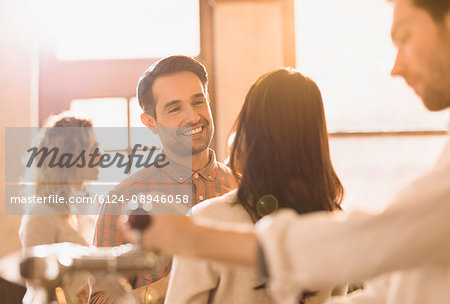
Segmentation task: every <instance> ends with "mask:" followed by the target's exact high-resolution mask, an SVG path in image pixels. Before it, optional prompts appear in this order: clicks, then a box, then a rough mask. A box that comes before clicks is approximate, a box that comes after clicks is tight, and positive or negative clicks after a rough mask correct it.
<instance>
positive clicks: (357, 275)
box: [124, 0, 450, 304]
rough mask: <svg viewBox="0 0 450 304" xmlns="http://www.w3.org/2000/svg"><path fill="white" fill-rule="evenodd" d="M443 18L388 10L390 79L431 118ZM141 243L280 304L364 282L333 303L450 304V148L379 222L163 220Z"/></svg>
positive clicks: (425, 10)
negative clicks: (260, 277) (219, 265)
mask: <svg viewBox="0 0 450 304" xmlns="http://www.w3.org/2000/svg"><path fill="white" fill-rule="evenodd" d="M449 9H450V2H449V1H448V0H396V1H395V9H394V20H393V25H392V39H393V42H394V44H395V45H396V46H397V48H398V55H397V59H396V62H395V65H394V67H393V69H392V75H394V76H401V77H403V78H404V79H405V80H406V82H407V83H408V85H409V86H411V87H412V88H413V89H414V90H415V92H416V93H417V94H418V95H419V96H420V97H421V98H422V100H423V103H424V105H425V106H426V107H427V108H428V109H429V110H431V111H441V110H446V109H448V108H449V107H450V11H449ZM124 229H127V226H124ZM180 231H182V232H183V233H180ZM311 231H314V233H311ZM156 239H158V240H156ZM146 240H151V241H152V242H151V244H152V246H153V247H157V248H160V249H162V250H164V251H167V252H170V253H175V254H183V255H186V256H191V257H194V256H195V257H199V258H208V259H215V260H220V261H226V262H235V263H240V264H243V265H249V266H253V267H258V266H260V268H261V269H262V270H265V271H264V272H265V273H267V274H268V276H269V285H270V289H271V292H272V296H273V297H274V298H275V299H277V300H278V301H279V302H280V303H296V301H298V298H299V296H300V295H301V294H302V292H303V291H304V290H311V289H314V288H321V287H323V286H329V285H330V284H339V283H341V282H345V281H352V280H360V279H368V278H370V280H369V281H368V282H367V285H366V288H365V289H364V290H362V291H360V292H356V293H355V294H353V295H351V296H349V297H347V298H341V299H339V298H338V299H332V300H331V303H354V304H355V303H364V304H371V303H376V304H383V303H385V304H406V303H407V304H416V303H417V304H418V303H427V304H430V303H431V304H434V303H436V304H442V303H450V288H449V286H450V141H449V144H448V145H447V146H446V148H445V150H444V152H443V154H442V156H441V157H440V158H439V161H438V163H437V164H436V166H435V167H434V168H433V170H432V171H430V172H429V173H428V174H426V175H425V176H423V177H421V178H419V179H418V180H416V181H415V182H413V183H412V184H411V185H410V186H409V187H408V188H407V189H405V190H404V191H402V192H401V193H399V194H398V195H397V197H396V198H395V199H394V201H393V202H392V203H391V204H390V205H389V207H388V208H386V209H385V210H384V211H383V212H381V213H379V214H367V213H363V212H352V213H348V214H333V215H330V214H314V215H304V216H298V215H296V214H295V213H293V212H290V211H280V212H278V213H276V214H274V215H270V216H268V217H265V218H264V219H262V220H261V221H260V222H259V223H258V224H257V227H256V229H255V230H252V229H251V227H248V228H241V229H240V230H239V231H231V228H230V227H225V226H224V227H222V229H221V227H217V226H215V227H214V228H213V227H205V226H200V225H198V224H195V223H194V222H193V221H192V220H191V219H190V218H187V217H181V216H172V217H171V216H167V218H158V219H154V220H153V221H152V223H151V225H150V227H149V228H148V229H146V231H145V233H144V242H145V241H146ZM148 244H150V242H148Z"/></svg>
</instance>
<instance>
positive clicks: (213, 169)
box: [192, 148, 219, 181]
mask: <svg viewBox="0 0 450 304" xmlns="http://www.w3.org/2000/svg"><path fill="white" fill-rule="evenodd" d="M208 151H209V162H208V164H207V165H206V166H205V167H204V168H203V169H200V170H199V171H197V172H194V171H192V174H193V175H194V174H195V173H198V174H200V175H201V176H202V177H203V178H204V179H206V180H209V181H214V180H215V179H216V175H217V171H219V165H218V164H217V161H216V153H215V152H214V151H213V150H211V149H209V148H208Z"/></svg>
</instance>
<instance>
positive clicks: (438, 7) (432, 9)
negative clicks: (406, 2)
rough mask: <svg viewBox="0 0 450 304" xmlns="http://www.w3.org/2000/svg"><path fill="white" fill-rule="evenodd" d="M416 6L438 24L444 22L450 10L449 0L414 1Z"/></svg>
mask: <svg viewBox="0 0 450 304" xmlns="http://www.w3.org/2000/svg"><path fill="white" fill-rule="evenodd" d="M413 3H414V5H416V6H417V7H420V8H423V9H424V10H426V11H428V13H429V14H430V15H431V17H433V19H434V20H435V21H437V22H441V21H443V20H444V18H445V15H447V13H448V10H449V8H450V1H449V0H413Z"/></svg>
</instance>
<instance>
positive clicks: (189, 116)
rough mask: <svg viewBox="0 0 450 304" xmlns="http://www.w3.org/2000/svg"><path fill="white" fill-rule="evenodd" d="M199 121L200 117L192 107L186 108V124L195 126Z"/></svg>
mask: <svg viewBox="0 0 450 304" xmlns="http://www.w3.org/2000/svg"><path fill="white" fill-rule="evenodd" d="M199 121H200V115H199V113H198V112H197V111H196V109H194V108H193V107H188V109H187V112H186V118H185V122H186V123H191V124H196V123H198V122H199Z"/></svg>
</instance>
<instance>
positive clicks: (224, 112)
mask: <svg viewBox="0 0 450 304" xmlns="http://www.w3.org/2000/svg"><path fill="white" fill-rule="evenodd" d="M214 18H215V29H214V35H215V46H214V47H215V62H214V64H215V79H216V100H215V101H216V108H215V109H216V113H215V114H216V122H215V123H216V129H217V131H216V143H217V155H218V159H219V160H220V161H223V160H224V158H225V146H226V140H227V136H228V133H229V131H230V129H231V127H232V126H233V123H234V121H235V119H236V117H237V115H238V114H239V111H240V109H241V107H242V104H243V103H244V99H245V96H246V94H247V91H248V90H249V89H250V86H251V84H252V83H253V82H254V81H255V80H256V79H257V78H258V77H259V76H260V75H262V74H264V73H266V72H268V71H270V70H273V69H276V68H278V67H281V66H283V37H282V8H281V1H274V2H262V3H258V2H256V1H255V2H242V3H240V2H223V3H222V2H218V3H217V4H216V8H215V16H214Z"/></svg>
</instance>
